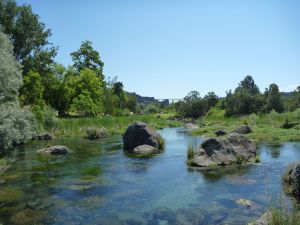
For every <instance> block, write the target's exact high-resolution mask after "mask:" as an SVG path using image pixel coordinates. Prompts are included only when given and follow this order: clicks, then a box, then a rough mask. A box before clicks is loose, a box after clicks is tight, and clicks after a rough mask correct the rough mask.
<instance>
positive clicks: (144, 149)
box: [133, 145, 159, 155]
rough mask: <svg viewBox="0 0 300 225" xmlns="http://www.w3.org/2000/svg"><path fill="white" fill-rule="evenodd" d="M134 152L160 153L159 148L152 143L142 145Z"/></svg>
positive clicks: (141, 153)
mask: <svg viewBox="0 0 300 225" xmlns="http://www.w3.org/2000/svg"><path fill="white" fill-rule="evenodd" d="M133 152H134V153H136V154H140V155H151V154H155V153H158V152H159V150H158V149H157V148H154V147H152V146H150V145H140V146H137V147H135V148H134V149H133Z"/></svg>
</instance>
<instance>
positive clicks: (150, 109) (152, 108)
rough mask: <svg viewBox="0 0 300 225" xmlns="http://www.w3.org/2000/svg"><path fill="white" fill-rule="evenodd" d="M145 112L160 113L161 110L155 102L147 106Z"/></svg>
mask: <svg viewBox="0 0 300 225" xmlns="http://www.w3.org/2000/svg"><path fill="white" fill-rule="evenodd" d="M144 112H145V113H148V114H151V113H158V112H159V108H158V107H157V106H156V105H153V104H149V105H147V106H146V107H145V109H144Z"/></svg>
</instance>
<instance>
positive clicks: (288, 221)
mask: <svg viewBox="0 0 300 225" xmlns="http://www.w3.org/2000/svg"><path fill="white" fill-rule="evenodd" d="M269 217H270V218H269V221H268V225H300V214H299V212H298V211H297V210H292V211H290V210H286V209H279V208H273V209H271V211H270V216H269Z"/></svg>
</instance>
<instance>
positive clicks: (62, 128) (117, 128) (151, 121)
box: [53, 115, 182, 137]
mask: <svg viewBox="0 0 300 225" xmlns="http://www.w3.org/2000/svg"><path fill="white" fill-rule="evenodd" d="M136 121H142V122H145V123H147V124H148V125H149V126H151V127H153V128H155V129H158V128H161V127H178V126H182V123H181V122H177V121H168V120H166V118H165V117H163V116H162V117H160V118H157V117H156V116H154V115H132V116H119V117H111V116H96V117H87V118H61V119H59V122H58V128H57V129H55V132H53V134H54V135H55V136H56V137H59V136H81V137H82V136H84V135H85V134H86V129H87V128H88V127H105V128H106V129H107V130H108V132H109V133H110V134H122V133H124V132H125V130H126V129H127V128H128V126H129V125H131V124H132V123H134V122H136Z"/></svg>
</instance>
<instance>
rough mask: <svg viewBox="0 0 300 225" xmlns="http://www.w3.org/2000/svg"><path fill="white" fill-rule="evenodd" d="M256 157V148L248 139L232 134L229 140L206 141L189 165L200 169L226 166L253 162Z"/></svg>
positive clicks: (212, 139)
mask: <svg viewBox="0 0 300 225" xmlns="http://www.w3.org/2000/svg"><path fill="white" fill-rule="evenodd" d="M255 156H256V146H255V145H254V144H253V143H252V142H251V141H250V140H249V139H248V138H246V137H244V136H242V135H240V134H237V133H232V134H230V135H229V136H228V138H227V139H217V138H209V139H206V140H204V141H203V143H202V144H201V146H200V148H199V149H197V150H195V151H194V156H193V157H192V159H191V160H190V161H189V163H190V164H191V165H193V166H199V167H211V166H220V165H222V166H224V165H230V164H237V163H242V162H252V161H254V159H255Z"/></svg>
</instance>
